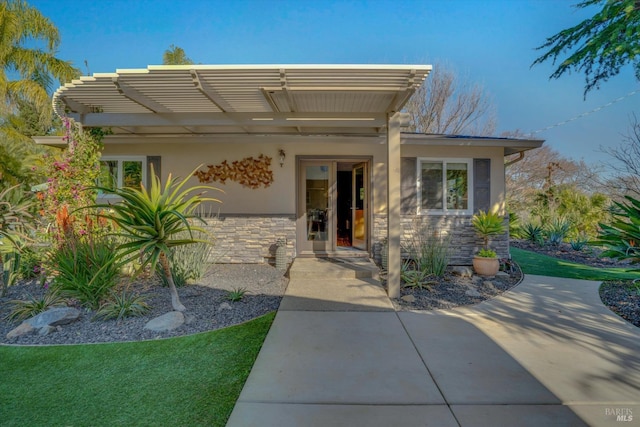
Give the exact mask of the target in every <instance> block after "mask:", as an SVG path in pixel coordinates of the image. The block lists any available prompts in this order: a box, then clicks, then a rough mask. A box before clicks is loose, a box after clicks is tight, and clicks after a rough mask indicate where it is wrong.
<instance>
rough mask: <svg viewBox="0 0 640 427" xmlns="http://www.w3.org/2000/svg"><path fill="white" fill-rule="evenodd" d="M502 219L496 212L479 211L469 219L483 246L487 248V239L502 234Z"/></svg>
mask: <svg viewBox="0 0 640 427" xmlns="http://www.w3.org/2000/svg"><path fill="white" fill-rule="evenodd" d="M502 222H503V218H502V217H501V216H500V215H498V214H497V213H496V212H485V211H479V212H478V213H477V214H475V215H474V216H473V218H472V219H471V224H472V225H473V228H475V230H476V233H478V235H480V237H482V241H483V246H484V248H485V249H490V248H489V238H490V237H491V236H497V235H499V234H502V233H504V225H503V223H502Z"/></svg>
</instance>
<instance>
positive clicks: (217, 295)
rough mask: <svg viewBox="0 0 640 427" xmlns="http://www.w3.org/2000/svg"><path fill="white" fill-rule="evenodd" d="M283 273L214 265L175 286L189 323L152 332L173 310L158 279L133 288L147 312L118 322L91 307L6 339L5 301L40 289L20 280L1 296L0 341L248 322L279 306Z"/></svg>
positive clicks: (133, 336) (71, 340)
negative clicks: (64, 321) (238, 292)
mask: <svg viewBox="0 0 640 427" xmlns="http://www.w3.org/2000/svg"><path fill="white" fill-rule="evenodd" d="M287 283H288V281H287V279H286V278H285V277H283V274H282V272H280V271H278V270H276V269H275V268H273V267H271V266H269V265H265V264H216V265H214V266H213V267H212V268H211V270H210V271H209V272H208V273H207V274H206V275H205V277H203V278H202V279H201V280H200V281H199V282H198V283H197V284H193V285H187V286H184V287H181V288H178V293H179V295H180V299H181V301H182V303H183V304H184V305H185V306H186V307H187V311H186V312H185V315H186V316H185V318H186V319H187V322H185V324H184V325H183V326H181V327H180V328H178V329H175V330H173V331H170V332H162V333H158V332H151V331H148V330H144V325H145V324H146V323H147V322H148V321H149V320H151V319H152V318H155V317H157V316H160V315H162V314H165V313H167V312H169V311H171V310H172V308H171V299H170V296H169V289H168V288H166V287H163V286H161V285H160V284H159V281H158V280H157V279H147V280H144V281H142V280H139V281H137V282H134V283H133V284H132V285H131V289H133V290H135V291H137V292H139V293H140V294H141V295H144V296H146V297H147V300H146V302H147V303H148V304H149V305H150V306H151V308H152V309H151V311H150V312H149V313H148V314H147V315H145V316H142V317H132V318H127V319H124V320H123V321H121V322H117V321H116V320H93V321H92V318H93V315H94V313H93V312H92V311H89V310H86V309H81V312H82V314H81V316H80V319H79V320H78V321H76V322H74V323H71V324H69V325H65V326H60V327H59V329H58V330H57V331H55V332H52V333H50V334H48V335H45V336H41V335H38V334H28V335H24V336H22V337H18V338H14V339H7V337H6V335H7V333H8V332H9V331H11V330H12V329H13V328H15V327H16V326H18V324H19V322H18V323H10V322H8V321H6V320H4V318H5V316H6V315H7V314H9V312H10V311H11V306H10V304H9V301H11V300H14V299H25V298H26V297H27V296H28V294H31V295H33V296H38V295H41V294H42V293H43V292H44V289H42V287H41V286H40V285H39V284H38V283H35V282H27V283H22V284H19V285H16V286H12V287H10V288H9V290H8V293H7V295H6V296H5V297H3V298H1V299H0V343H5V344H23V345H24V344H79V343H100V342H119V341H140V340H152V339H157V338H168V337H173V336H180V335H188V334H193V333H197V332H204V331H209V330H213V329H218V328H223V327H225V326H230V325H235V324H238V323H242V322H246V321H248V320H251V319H253V318H255V317H258V316H261V315H263V314H266V313H269V312H271V311H274V310H277V308H278V306H279V305H280V300H281V299H282V295H283V294H284V291H285V289H286V286H287ZM238 288H243V289H245V290H246V294H245V296H244V297H243V298H242V300H241V301H238V302H231V301H229V300H228V299H227V295H228V291H231V290H234V289H238Z"/></svg>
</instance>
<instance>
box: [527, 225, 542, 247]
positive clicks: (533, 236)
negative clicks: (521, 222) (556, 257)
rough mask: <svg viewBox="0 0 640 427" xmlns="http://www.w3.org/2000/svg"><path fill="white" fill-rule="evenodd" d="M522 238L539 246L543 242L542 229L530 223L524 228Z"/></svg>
mask: <svg viewBox="0 0 640 427" xmlns="http://www.w3.org/2000/svg"><path fill="white" fill-rule="evenodd" d="M522 236H523V237H524V239H525V240H528V241H529V242H531V243H535V244H536V245H541V244H542V243H543V242H544V229H543V228H542V227H541V226H539V225H538V224H534V223H531V222H530V223H528V224H526V225H525V226H524V228H523V231H522Z"/></svg>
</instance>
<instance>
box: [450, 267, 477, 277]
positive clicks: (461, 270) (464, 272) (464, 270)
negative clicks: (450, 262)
mask: <svg viewBox="0 0 640 427" xmlns="http://www.w3.org/2000/svg"><path fill="white" fill-rule="evenodd" d="M451 272H452V273H453V274H455V275H458V276H460V277H471V276H473V270H472V269H471V267H465V266H464V265H458V266H456V267H453V268H452V269H451Z"/></svg>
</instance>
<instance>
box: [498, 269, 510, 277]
mask: <svg viewBox="0 0 640 427" xmlns="http://www.w3.org/2000/svg"><path fill="white" fill-rule="evenodd" d="M496 277H500V278H507V277H509V273H505V272H504V271H498V272H497V273H496Z"/></svg>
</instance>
